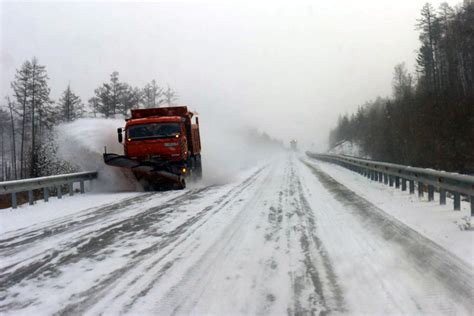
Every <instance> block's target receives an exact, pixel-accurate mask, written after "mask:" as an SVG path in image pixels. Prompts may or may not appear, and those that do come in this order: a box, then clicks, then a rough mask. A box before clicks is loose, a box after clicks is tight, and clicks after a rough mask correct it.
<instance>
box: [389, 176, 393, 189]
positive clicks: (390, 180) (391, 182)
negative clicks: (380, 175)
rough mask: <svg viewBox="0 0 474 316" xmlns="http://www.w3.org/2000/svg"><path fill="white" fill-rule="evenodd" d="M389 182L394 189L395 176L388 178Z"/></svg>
mask: <svg viewBox="0 0 474 316" xmlns="http://www.w3.org/2000/svg"><path fill="white" fill-rule="evenodd" d="M388 182H389V184H390V186H391V187H393V176H392V175H390V176H388Z"/></svg>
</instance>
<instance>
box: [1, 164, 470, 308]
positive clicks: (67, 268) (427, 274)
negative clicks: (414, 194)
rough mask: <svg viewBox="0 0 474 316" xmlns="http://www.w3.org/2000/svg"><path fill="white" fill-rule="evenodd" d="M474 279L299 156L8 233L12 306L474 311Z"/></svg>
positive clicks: (8, 302)
mask: <svg viewBox="0 0 474 316" xmlns="http://www.w3.org/2000/svg"><path fill="white" fill-rule="evenodd" d="M58 211H60V210H58ZM78 214H79V215H78ZM472 282H473V271H472V265H471V264H470V263H469V262H465V261H463V260H461V259H460V258H458V257H457V256H455V255H453V254H452V253H450V252H448V251H446V250H444V249H443V248H442V247H440V246H438V245H437V244H436V243H434V242H432V241H431V240H429V239H427V238H426V237H423V236H422V235H420V234H419V233H417V232H415V231H414V230H413V229H411V228H409V227H408V226H406V225H405V224H403V223H401V222H400V221H398V220H397V219H395V218H394V217H391V216H389V215H387V214H386V213H384V212H383V211H382V210H381V209H380V208H378V207H376V206H375V205H374V204H372V203H371V202H369V201H368V200H367V199H365V198H363V197H361V196H359V195H357V194H356V193H354V191H351V190H349V189H348V188H347V187H346V186H344V185H343V184H341V183H339V182H337V181H336V180H335V179H334V178H332V177H331V176H329V175H328V174H327V173H325V172H324V171H323V169H322V168H320V167H319V166H318V163H317V162H315V161H307V160H305V159H300V158H299V157H297V156H296V155H284V156H282V157H280V158H275V159H274V161H272V162H271V163H269V164H267V165H265V166H263V167H262V168H260V169H255V170H253V171H252V172H248V173H247V175H246V176H245V177H242V179H241V180H240V181H237V182H235V183H232V184H228V185H222V186H210V187H205V188H197V189H189V190H184V191H174V192H161V193H143V194H138V195H134V196H132V197H127V198H124V199H122V200H120V201H116V202H111V203H108V204H106V205H102V206H101V207H93V208H88V209H86V210H84V211H83V212H80V213H77V212H76V213H71V214H67V215H65V216H62V217H57V218H56V219H53V220H50V221H46V222H42V223H39V224H36V225H33V226H31V227H29V228H28V227H27V228H19V229H15V230H11V231H7V232H6V233H3V234H2V236H1V237H0V287H1V288H0V313H5V314H16V313H26V314H55V313H57V314H82V313H86V314H111V315H115V314H120V313H130V314H134V315H140V314H155V315H169V314H214V315H227V314H269V315H278V314H279V315H282V314H290V315H292V314H325V313H327V312H330V313H335V314H339V313H351V314H379V315H380V314H411V315H413V314H430V315H432V314H442V315H445V314H462V315H464V314H466V315H469V314H472V313H473V311H474V303H473V300H472V299H473V286H472Z"/></svg>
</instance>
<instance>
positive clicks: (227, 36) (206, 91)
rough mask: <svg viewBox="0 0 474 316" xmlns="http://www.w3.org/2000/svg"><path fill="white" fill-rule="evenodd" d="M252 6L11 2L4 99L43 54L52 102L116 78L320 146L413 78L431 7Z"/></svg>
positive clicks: (0, 59) (377, 1) (4, 32)
mask: <svg viewBox="0 0 474 316" xmlns="http://www.w3.org/2000/svg"><path fill="white" fill-rule="evenodd" d="M255 2H256V1H253V2H250V1H248V2H227V3H217V2H206V3H199V2H194V1H185V2H178V3H175V2H110V1H106V2H67V3H66V2H57V1H56V2H38V1H35V2H32V3H31V2H4V1H3V2H1V3H0V10H1V13H0V17H1V21H0V27H1V32H0V36H1V37H0V69H1V78H0V80H1V82H0V96H1V97H2V100H3V97H4V96H5V95H8V94H11V90H10V81H11V80H12V79H13V76H14V73H15V69H17V68H18V67H19V66H20V65H21V63H22V62H23V61H25V60H26V59H31V57H32V56H36V57H38V59H39V61H40V63H41V64H43V65H46V67H47V71H48V74H49V77H50V87H51V90H52V97H53V98H54V99H57V98H58V96H59V95H60V93H61V92H62V91H63V90H64V89H65V88H66V86H67V85H68V83H70V84H71V87H72V89H73V90H74V91H76V93H77V94H79V95H80V96H81V98H82V99H83V100H84V101H87V100H88V99H89V98H90V97H91V96H92V95H93V91H94V89H95V88H96V87H97V86H99V85H100V84H101V83H102V82H104V81H107V80H108V79H109V75H110V73H111V72H112V71H114V70H117V71H119V72H120V79H121V80H122V81H125V82H128V83H129V84H131V85H133V86H139V87H142V86H143V85H144V84H145V83H147V82H149V81H150V80H151V79H153V78H155V79H156V80H157V81H158V82H159V83H161V84H163V85H166V84H167V83H169V85H170V86H171V87H173V88H174V89H175V90H177V91H178V93H179V95H180V100H179V101H180V102H179V103H182V104H187V105H189V106H191V107H192V108H193V109H195V110H197V111H198V112H200V114H201V122H203V123H205V124H219V122H218V121H220V122H227V120H232V121H234V122H238V123H239V124H240V123H245V124H249V125H253V126H256V127H258V128H260V129H261V130H264V131H267V132H268V133H270V134H271V135H273V136H275V137H279V138H281V139H283V140H285V141H288V140H289V139H291V138H296V139H298V140H299V141H300V142H301V143H304V144H306V145H310V144H311V143H312V142H314V143H315V144H316V146H318V147H319V148H321V149H323V147H324V146H325V145H326V141H327V136H328V132H329V129H330V128H331V127H333V126H334V125H335V123H336V121H337V117H338V116H339V115H340V114H344V113H351V112H353V111H354V110H356V109H357V106H358V105H360V104H363V103H364V102H365V101H366V100H370V99H373V98H375V97H376V96H378V95H381V96H388V95H390V93H391V80H392V73H393V67H394V66H395V64H397V63H400V62H406V64H407V66H408V68H409V70H410V71H414V61H415V54H416V52H415V51H416V49H417V48H418V46H419V43H418V33H417V31H415V27H414V25H415V23H416V19H417V18H418V17H419V11H420V9H421V7H422V6H423V4H424V3H425V0H399V1H385V0H359V1H353V0H339V1H309V2H302V1H300V2H295V1H287V2H282V1H278V2H276V1H269V2H258V4H256V3H255ZM440 2H442V1H431V3H432V4H433V5H434V6H435V7H437V6H438V5H439V3H440ZM447 2H448V3H449V4H451V5H456V4H458V3H460V2H459V1H447Z"/></svg>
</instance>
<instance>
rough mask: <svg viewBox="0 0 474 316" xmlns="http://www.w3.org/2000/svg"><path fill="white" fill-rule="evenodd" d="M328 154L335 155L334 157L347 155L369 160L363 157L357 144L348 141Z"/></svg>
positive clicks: (365, 156) (330, 150)
mask: <svg viewBox="0 0 474 316" xmlns="http://www.w3.org/2000/svg"><path fill="white" fill-rule="evenodd" d="M328 153H329V154H335V155H348V156H354V157H360V158H367V159H370V157H369V156H367V155H364V153H363V152H362V149H361V148H360V146H359V145H358V144H357V143H354V142H351V141H348V140H346V141H344V142H342V143H340V144H338V145H337V146H335V147H333V148H331V149H329V150H328Z"/></svg>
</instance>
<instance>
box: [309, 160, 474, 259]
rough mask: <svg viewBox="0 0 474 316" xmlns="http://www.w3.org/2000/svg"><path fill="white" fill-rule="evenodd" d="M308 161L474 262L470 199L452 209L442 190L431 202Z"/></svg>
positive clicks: (335, 168)
mask: <svg viewBox="0 0 474 316" xmlns="http://www.w3.org/2000/svg"><path fill="white" fill-rule="evenodd" d="M307 161H308V162H309V163H313V164H316V165H317V166H318V167H319V168H320V169H321V170H322V171H324V172H326V173H327V174H329V175H330V176H331V177H333V178H334V179H335V180H336V181H338V182H340V183H342V184H344V185H345V186H346V187H347V188H349V189H350V190H352V191H354V192H355V193H357V194H358V195H360V196H361V197H363V198H365V199H367V200H369V201H370V202H372V203H374V204H375V205H377V206H378V207H379V208H381V209H383V211H384V212H386V213H387V214H390V215H391V216H393V217H395V218H396V219H398V220H400V221H402V222H403V223H405V224H406V225H408V226H409V227H411V228H412V229H414V230H416V231H417V232H419V233H421V234H422V235H424V236H426V237H428V238H430V239H431V240H433V241H434V242H436V243H438V244H439V245H441V246H443V247H444V248H446V249H447V250H449V251H451V252H453V254H455V255H457V256H458V257H460V258H462V259H463V260H464V261H465V262H467V263H469V264H471V265H474V231H470V230H465V227H466V226H468V225H469V224H468V223H469V222H471V221H472V225H474V218H471V216H470V213H471V210H470V204H469V203H468V202H467V201H462V202H461V210H460V211H453V201H452V200H451V199H448V200H447V204H446V205H439V194H435V200H434V201H432V202H429V201H428V197H427V194H425V195H424V197H423V198H419V197H418V194H417V193H416V194H409V192H408V191H405V192H403V191H401V190H400V189H398V190H397V189H395V188H394V187H392V188H390V187H388V186H387V185H384V184H383V183H380V182H376V181H371V180H369V179H367V178H365V177H363V176H361V175H359V174H357V173H354V172H349V171H348V170H347V169H345V168H343V167H341V166H338V165H335V164H331V163H326V162H321V161H318V162H315V161H314V160H312V159H307Z"/></svg>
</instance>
